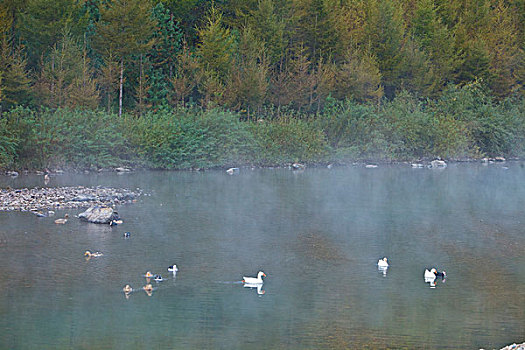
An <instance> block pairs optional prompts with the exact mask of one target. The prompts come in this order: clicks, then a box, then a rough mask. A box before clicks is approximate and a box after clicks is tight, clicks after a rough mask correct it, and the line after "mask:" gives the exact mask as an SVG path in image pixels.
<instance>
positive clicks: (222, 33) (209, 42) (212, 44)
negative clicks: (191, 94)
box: [196, 6, 236, 105]
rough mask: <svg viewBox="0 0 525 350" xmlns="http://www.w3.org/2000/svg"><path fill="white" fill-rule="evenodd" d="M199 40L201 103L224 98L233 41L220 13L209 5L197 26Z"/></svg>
mask: <svg viewBox="0 0 525 350" xmlns="http://www.w3.org/2000/svg"><path fill="white" fill-rule="evenodd" d="M198 35H199V40H200V43H199V45H198V46H197V51H196V53H197V55H198V57H199V62H200V68H201V77H202V80H201V82H200V86H199V91H200V92H201V93H202V95H203V96H204V99H203V102H204V104H205V105H208V104H209V103H210V102H215V103H221V102H223V101H224V92H225V89H226V88H225V86H226V83H227V81H228V78H229V76H230V72H231V69H232V66H233V64H234V54H235V51H236V41H235V38H234V37H233V35H232V33H231V31H230V29H229V28H226V27H225V26H224V24H223V21H222V13H221V12H220V11H219V10H218V9H217V8H216V7H215V6H212V8H211V9H210V12H209V14H208V16H207V17H206V21H205V24H204V26H203V27H201V28H199V29H198Z"/></svg>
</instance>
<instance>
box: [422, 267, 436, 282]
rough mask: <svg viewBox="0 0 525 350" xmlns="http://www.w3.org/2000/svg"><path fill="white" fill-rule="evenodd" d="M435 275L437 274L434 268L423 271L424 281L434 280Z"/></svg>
mask: <svg viewBox="0 0 525 350" xmlns="http://www.w3.org/2000/svg"><path fill="white" fill-rule="evenodd" d="M436 274H437V270H436V269H435V268H432V269H431V270H430V271H429V270H428V269H425V273H424V275H423V277H424V278H425V280H427V279H432V280H434V279H436Z"/></svg>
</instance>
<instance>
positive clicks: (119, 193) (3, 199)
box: [0, 186, 140, 211]
mask: <svg viewBox="0 0 525 350" xmlns="http://www.w3.org/2000/svg"><path fill="white" fill-rule="evenodd" d="M139 195H140V191H139V190H137V191H136V192H134V191H130V190H127V189H122V188H106V187H96V188H93V187H84V186H76V187H45V188H38V187H36V188H20V189H1V190H0V211H14V210H19V211H40V210H47V209H74V208H84V207H90V206H94V205H101V206H102V205H106V206H107V205H113V204H116V205H118V204H125V203H130V202H132V201H133V200H134V199H135V198H137V197H138V196H139Z"/></svg>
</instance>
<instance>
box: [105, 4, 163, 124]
mask: <svg viewBox="0 0 525 350" xmlns="http://www.w3.org/2000/svg"><path fill="white" fill-rule="evenodd" d="M150 13H151V6H150V3H149V1H141V0H114V1H112V2H111V3H110V4H109V5H108V6H107V7H102V8H101V9H100V16H101V17H100V21H99V22H98V23H97V37H96V43H97V47H98V49H99V52H100V53H101V54H102V55H103V56H105V57H111V56H114V57H116V58H118V60H119V61H120V72H119V116H120V115H121V114H122V100H123V85H124V61H125V60H126V59H127V58H128V57H129V56H130V55H132V54H141V53H145V52H146V51H148V50H149V49H150V48H151V47H152V46H153V44H154V40H152V39H151V37H152V34H153V29H154V28H155V26H156V22H155V21H154V20H153V19H152V17H151V15H150Z"/></svg>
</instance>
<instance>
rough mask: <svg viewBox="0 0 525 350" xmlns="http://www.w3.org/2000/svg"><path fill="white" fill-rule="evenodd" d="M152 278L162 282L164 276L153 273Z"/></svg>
mask: <svg viewBox="0 0 525 350" xmlns="http://www.w3.org/2000/svg"><path fill="white" fill-rule="evenodd" d="M153 279H154V280H155V282H162V281H164V278H162V276H161V275H155V277H154V278H153Z"/></svg>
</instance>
